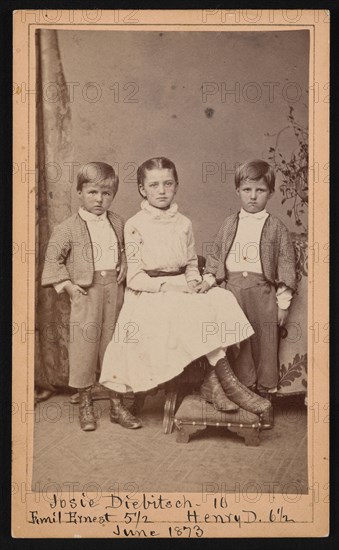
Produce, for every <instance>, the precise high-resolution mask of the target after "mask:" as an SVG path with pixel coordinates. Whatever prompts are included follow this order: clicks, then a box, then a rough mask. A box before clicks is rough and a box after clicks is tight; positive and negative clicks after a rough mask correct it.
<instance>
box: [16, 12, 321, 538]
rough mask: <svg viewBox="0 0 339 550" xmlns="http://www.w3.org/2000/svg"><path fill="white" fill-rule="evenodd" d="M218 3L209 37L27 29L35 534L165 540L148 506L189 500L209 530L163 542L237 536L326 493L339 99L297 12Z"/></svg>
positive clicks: (107, 27) (29, 511) (183, 32)
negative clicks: (260, 506)
mask: <svg viewBox="0 0 339 550" xmlns="http://www.w3.org/2000/svg"><path fill="white" fill-rule="evenodd" d="M37 11H39V10H37ZM218 11H220V10H201V12H206V13H205V14H203V15H202V23H203V25H200V26H199V25H196V26H192V28H189V25H187V24H182V25H180V22H179V20H180V17H179V18H178V19H179V20H177V21H176V25H171V24H168V25H166V24H165V23H166V21H165V19H164V23H163V25H159V23H158V24H154V25H152V24H148V25H146V24H145V25H141V24H140V23H141V21H140V19H139V18H140V14H141V13H142V12H138V10H135V11H134V12H133V11H132V10H131V11H129V12H123V13H124V14H125V15H124V17H125V19H126V17H127V20H123V19H122V17H121V13H120V14H119V13H118V12H113V11H112V12H110V17H111V22H112V24H109V23H108V21H103V20H101V19H99V18H98V19H97V20H95V19H93V18H94V14H95V13H97V12H98V13H99V12H100V10H96V11H95V10H94V11H93V12H86V13H87V17H88V21H87V23H88V24H85V23H86V16H85V15H84V14H83V16H82V17H83V21H82V23H83V24H79V25H75V24H74V21H75V19H76V16H75V15H74V14H75V13H76V14H77V16H79V14H78V13H77V12H74V10H73V20H72V19H71V18H70V14H71V12H72V10H69V11H66V14H67V15H68V17H69V18H70V20H69V22H68V23H67V21H66V20H65V19H64V18H63V19H62V23H63V24H60V25H58V24H57V21H56V15H55V13H57V11H56V12H50V14H51V18H52V17H54V20H53V19H51V22H50V23H49V24H47V23H46V24H41V23H45V22H46V19H44V20H43V21H42V20H41V19H40V20H38V19H36V20H35V21H34V24H33V25H31V27H30V29H29V44H30V51H29V56H30V59H31V60H32V62H33V61H34V70H31V69H30V71H29V82H28V83H27V84H24V83H22V82H18V83H15V84H14V87H13V88H14V94H15V87H16V86H18V90H19V88H20V91H18V92H17V93H18V94H20V96H21V101H22V96H23V94H25V98H26V101H27V102H28V103H29V105H28V106H27V108H28V116H29V121H28V127H27V128H28V134H29V136H30V137H29V140H30V144H29V150H30V153H29V157H28V158H27V159H25V162H24V163H22V162H20V163H19V162H18V163H17V164H15V165H14V177H15V175H16V174H15V172H16V171H17V176H18V177H20V178H21V185H22V186H23V185H24V183H25V182H26V181H27V182H28V184H29V185H28V186H29V199H28V201H29V206H28V221H27V227H28V228H29V230H28V231H29V242H30V243H31V244H30V246H29V247H28V246H27V250H31V249H34V256H32V257H30V266H29V277H28V283H27V284H28V287H27V288H28V290H27V295H28V298H27V299H28V300H29V301H30V302H29V303H30V304H31V305H32V306H33V310H34V313H32V307H31V308H30V311H31V313H28V317H27V319H28V320H27V326H26V325H25V326H26V329H25V330H26V335H25V341H29V348H30V351H29V354H30V355H29V357H31V359H30V360H29V365H30V367H29V374H28V375H27V383H25V389H24V390H23V392H24V393H26V396H27V400H28V401H27V402H28V403H31V404H32V406H31V409H33V411H32V410H30V411H29V412H31V413H32V414H29V415H28V414H26V416H29V422H30V427H28V428H27V431H26V437H28V440H29V443H28V444H27V448H26V452H27V454H26V457H28V456H29V460H26V470H27V472H26V475H27V477H26V480H29V487H27V489H26V490H27V492H29V493H30V497H31V498H32V499H34V500H35V502H40V501H39V496H37V495H40V498H41V499H42V500H44V507H45V508H44V510H43V511H41V512H40V511H39V507H38V506H37V505H35V506H34V504H33V505H30V506H28V507H27V506H26V510H25V522H26V524H29V527H30V528H32V529H33V528H35V529H36V531H34V529H33V531H32V532H33V533H34V532H36V534H35V535H34V534H32V535H30V536H48V532H49V531H48V528H51V526H53V529H54V527H55V525H56V524H62V523H63V524H64V525H67V527H69V528H70V529H71V528H74V529H78V527H79V526H81V527H82V526H83V524H84V523H86V526H85V527H86V529H87V528H88V529H89V528H90V524H91V523H92V522H94V523H95V522H97V523H100V524H102V525H100V531H99V533H102V534H99V536H105V537H107V536H108V537H110V536H118V537H124V536H141V537H151V536H157V535H158V536H160V535H159V533H160V531H159V532H157V533H156V534H154V535H152V534H150V532H149V528H150V526H147V525H146V526H145V525H144V524H142V523H141V519H140V512H138V513H139V516H138V518H137V516H136V510H138V508H139V506H140V508H142V510H146V511H149V510H153V511H156V510H158V509H160V510H161V509H164V508H172V507H173V508H174V507H176V508H183V512H185V518H182V519H181V522H185V521H188V522H189V523H192V525H190V526H189V527H183V525H185V523H177V524H176V525H177V526H178V525H179V527H173V532H172V531H171V529H172V527H169V528H168V529H169V530H170V531H167V533H166V534H162V535H161V536H176V537H180V536H184V537H185V536H192V537H193V536H195V537H200V536H202V537H203V536H206V532H205V526H204V525H203V524H208V523H212V524H213V523H214V525H215V526H216V528H218V529H220V530H219V531H217V530H216V531H215V533H216V535H215V536H227V534H226V532H225V531H223V530H222V528H223V525H225V524H240V523H242V522H243V523H245V524H258V528H259V527H260V525H259V523H258V522H260V523H269V524H272V523H275V522H277V521H278V522H279V523H280V524H283V523H284V524H289V522H291V523H292V522H293V523H294V522H295V521H297V520H296V518H295V517H294V516H293V514H291V513H290V512H288V510H287V509H288V506H289V505H293V504H295V503H301V501H302V499H303V498H306V497H307V496H308V497H310V495H311V494H312V495H313V496H314V494H315V490H316V489H317V490H318V492H319V490H320V492H321V491H322V490H323V488H324V487H323V485H322V486H321V488H320V489H319V483H320V482H319V481H317V479H318V478H317V476H316V477H314V468H313V464H314V458H310V449H311V447H312V448H313V450H314V435H313V432H312V433H311V432H310V429H311V428H310V423H312V422H314V419H315V417H316V415H318V417H319V415H320V416H321V422H324V423H325V424H326V422H328V419H327V420H326V417H327V416H328V413H327V408H328V404H327V408H326V402H324V403H322V402H320V403H319V402H317V403H315V401H314V393H313V385H314V381H315V379H314V377H315V376H318V374H319V373H318V374H316V375H315V374H314V358H313V356H312V357H310V349H311V347H312V345H313V344H312V342H310V336H311V338H312V339H313V340H314V339H316V337H317V334H318V339H319V338H320V339H321V340H322V341H323V342H326V338H327V336H328V325H327V327H326V326H325V325H326V323H325V324H324V323H320V324H319V323H318V324H317V322H316V321H317V319H315V318H314V303H313V302H312V296H313V293H314V287H313V285H314V276H315V275H314V261H315V258H316V257H318V258H319V257H320V258H321V259H320V261H319V260H318V261H319V263H320V262H321V263H322V265H324V268H326V262H327V261H328V260H327V248H326V243H324V242H322V241H317V242H316V241H315V239H314V224H315V218H314V197H315V185H316V184H317V182H319V181H320V178H323V177H324V170H326V168H325V169H324V163H322V164H320V163H318V162H317V159H316V157H315V156H314V147H315V145H314V143H315V142H314V128H313V129H312V128H310V121H311V122H312V121H314V101H315V100H314V98H315V94H318V99H319V97H320V101H323V102H325V103H326V96H327V95H328V90H327V88H326V86H324V84H323V83H321V84H320V85H319V83H318V84H317V86H318V87H317V89H316V83H315V81H314V74H313V71H314V68H313V60H314V51H313V49H312V48H314V40H315V39H314V34H313V30H312V28H311V26H309V27H307V25H305V24H302V21H301V22H300V24H299V25H297V24H294V25H292V22H295V21H296V19H294V20H293V19H291V18H292V14H294V11H293V10H288V12H287V10H280V11H286V12H287V13H288V14H289V19H288V18H287V17H286V18H285V21H284V22H283V23H282V22H280V24H279V25H278V24H277V25H274V24H273V22H272V21H270V23H271V24H270V25H268V24H267V25H258V23H257V21H258V20H256V21H255V22H254V23H253V24H252V23H251V21H250V20H249V17H248V18H247V20H246V18H245V20H244V19H243V20H242V23H244V24H243V25H242V26H241V27H239V28H237V27H236V26H235V25H227V24H226V21H225V17H224V19H223V16H222V14H221V22H222V23H224V24H223V25H218V24H217V19H216V17H217V12H218ZM243 11H244V10H243ZM259 11H260V10H259ZM277 11H278V10H277ZM300 11H302V10H300ZM257 12H258V10H257ZM45 13H46V14H47V13H48V12H45ZM195 13H196V12H195ZM249 13H251V14H252V20H253V17H254V15H253V13H252V12H249ZM272 13H274V12H273V11H272ZM88 14H90V15H88ZM20 15H21V21H22V16H23V12H21V13H20ZM101 16H102V17H104V15H103V14H101ZM90 17H92V20H90ZM105 17H106V16H105ZM262 17H263V15H262ZM277 20H278V19H277ZM279 21H280V20H279ZM104 22H105V23H106V24H104ZM24 23H25V24H27V17H26V19H25V21H24ZM39 23H40V24H39ZM121 23H125V26H124V25H122V24H121ZM208 23H210V24H211V28H210V27H209V25H208ZM212 23H213V24H215V26H213V25H212ZM126 25H127V26H126ZM133 25H134V26H133ZM33 88H34V90H35V93H34V94H32V93H31V90H32V89H33ZM14 97H15V95H14ZM17 101H19V99H17ZM312 124H313V122H312ZM23 164H25V166H24V167H23ZM32 166H33V169H32ZM327 169H328V167H327ZM325 177H326V174H325ZM23 178H25V182H23ZM30 182H31V183H32V185H30ZM326 216H327V213H326ZM324 221H325V223H326V218H324ZM17 223H18V219H17ZM310 235H311V236H310ZM310 239H311V245H310ZM32 243H33V244H32ZM17 246H18V255H19V254H21V258H22V256H23V252H22V245H17ZM327 246H328V245H327ZM27 250H26V252H25V253H27ZM309 254H311V258H310V261H309ZM32 258H34V259H32ZM309 264H310V278H309ZM311 264H312V265H313V267H312V265H311ZM22 269H23V266H22ZM25 269H26V267H25ZM312 273H313V275H312ZM311 275H312V277H311ZM312 304H313V305H312ZM311 308H313V309H311ZM312 311H313V313H312ZM32 323H33V326H32ZM310 327H311V328H310ZM317 331H318V333H317ZM319 331H320V333H321V334H320V336H319ZM14 332H17V333H18V338H19V333H20V338H21V343H22V341H23V335H22V324H21V325H20V327H19V323H18V328H17V331H16V330H14ZM316 333H317V334H316ZM15 336H16V334H15V335H14V337H15ZM324 357H325V355H324ZM310 372H311V382H310V379H309V378H310ZM326 372H327V371H326ZM310 383H311V386H310ZM325 385H326V383H325ZM321 387H323V389H324V391H325V392H326V387H325V386H321ZM310 392H311V393H310ZM310 400H311V401H310ZM310 403H311V407H310ZM19 409H20V410H19ZM28 409H29V408H27V410H28ZM14 412H16V410H15V411H14ZM19 415H21V418H22V417H23V412H22V407H21V406H19V405H18V416H19ZM14 416H15V415H14ZM26 416H25V418H26ZM14 420H15V418H14ZM27 449H28V451H27ZM313 456H314V455H313ZM22 460H23V457H22ZM317 483H318V488H317ZM18 486H19V485H18ZM16 487H17V486H16V485H15V492H19V489H18V487H17V488H16ZM63 494H67V498H66V497H64V496H63ZM34 495H35V496H34ZM93 495H94V496H93ZM119 495H120V496H119ZM122 495H125V496H122ZM126 495H127V496H126ZM171 495H172V496H173V498H174V495H180V496H179V497H178V500H176V501H175V502H176V506H174V504H173V503H174V501H172V500H171V498H172V497H171ZM89 496H90V497H91V498H89ZM318 496H319V495H318ZM72 497H73V499H72ZM191 497H194V498H198V499H200V500H201V502H202V503H206V504H207V505H211V506H212V505H213V513H212V516H211V518H210V517H208V518H206V516H209V514H206V515H205V516H204V517H201V518H200V517H199V519H198V515H197V508H194V510H193V505H192V501H191V500H190V498H191ZM105 498H106V501H105V502H104V504H106V506H103V510H104V512H100V513H102V515H100V517H99V516H98V517H97V518H96V519H93V516H90V515H89V511H88V509H87V508H88V507H91V504H90V503H91V502H94V501H95V499H98V500H99V499H100V500H101V502H100V504H102V499H105ZM263 498H264V499H268V501H269V503H270V505H269V506H268V508H267V510H266V512H265V514H263V515H260V514H259V512H257V510H256V508H255V505H256V503H258V502H259V501H260V500H261V499H263ZM77 499H80V501H79V500H77ZM230 499H231V500H232V502H234V503H238V504H239V503H240V508H241V511H240V512H239V513H234V512H233V509H231V507H230V502H231V500H230ZM21 500H22V499H21ZM313 500H314V498H313ZM85 501H86V505H87V508H86V506H85V505H84V506H83V509H82V510H81V504H80V503H81V502H85ZM63 502H64V503H65V504H64V505H63ZM72 502H73V504H74V503H75V504H74V506H73V505H72ZM277 502H278V503H279V504H278V505H277V504H276V503H277ZM131 503H137V504H133V506H132V504H131ZM166 503H167V505H166ZM272 503H273V504H272ZM197 506H199V504H197ZM47 508H48V511H47V512H46V509H47ZM73 508H74V509H73ZM120 508H121V509H123V511H124V513H125V512H126V515H125V518H124V520H125V521H124V522H123V521H122V522H121V523H120V524H117V523H116V520H115V519H113V516H110V514H115V513H117V510H118V509H119V510H120ZM130 508H132V511H133V512H134V513H135V515H134V516H133V513H130ZM186 508H187V509H186ZM170 513H171V512H170ZM81 514H85V515H81ZM213 514H214V515H213ZM126 516H127V517H126ZM122 517H124V516H122ZM144 517H145V516H144ZM212 517H213V519H212ZM278 517H279V520H278V519H277V518H278ZM313 517H314V516H313V512H312V518H313ZM91 518H92V519H91ZM165 520H166V518H164V516H162V520H161V521H165ZM144 521H145V523H146V524H147V520H144ZM159 521H160V520H159ZM309 521H313V519H312V520H311V519H310V520H309ZM129 523H130V525H128V524H129ZM102 526H104V527H106V530H105V531H104V530H103V529H102ZM157 526H158V524H157ZM198 526H199V527H198ZM209 527H210V528H212V527H211V525H209ZM129 528H130V529H132V531H128V529H129ZM198 528H199V529H200V530H201V533H200V531H198ZM40 529H43V531H40ZM133 529H134V530H136V531H133ZM182 529H187V532H186V533H185V531H184V532H183V533H184V534H183V535H182ZM188 529H190V531H189V533H188ZM194 529H195V531H194ZM97 530H99V527H97ZM70 532H71V531H70ZM76 532H78V531H76ZM79 532H81V531H79ZM41 533H45V534H41ZM53 533H54V531H53ZM96 533H98V531H97V532H96ZM191 533H192V534H191ZM209 533H211V531H209ZM281 533H283V531H281ZM53 536H61V535H58V534H54V535H53ZM67 536H72V535H67ZM84 536H86V535H84ZM87 536H94V535H91V534H90V535H87ZM209 536H213V534H212V535H211V534H209ZM257 536H258V535H257ZM259 536H264V535H259ZM283 536H285V535H284V534H283Z"/></svg>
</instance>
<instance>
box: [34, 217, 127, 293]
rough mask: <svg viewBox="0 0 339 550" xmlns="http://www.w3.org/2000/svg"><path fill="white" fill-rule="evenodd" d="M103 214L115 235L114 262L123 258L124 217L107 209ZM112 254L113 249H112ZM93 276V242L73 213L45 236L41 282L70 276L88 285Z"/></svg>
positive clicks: (58, 281) (56, 281)
mask: <svg viewBox="0 0 339 550" xmlns="http://www.w3.org/2000/svg"><path fill="white" fill-rule="evenodd" d="M107 218H108V220H109V222H110V224H111V225H112V227H113V230H114V232H115V234H116V236H117V239H118V245H119V247H118V249H119V253H118V254H119V255H118V264H117V269H119V267H120V265H121V263H122V262H125V261H126V256H125V251H124V248H125V247H124V221H123V219H122V218H121V216H119V215H118V214H115V213H114V212H110V211H107ZM112 254H114V251H112ZM93 276H94V257H93V246H92V242H91V238H90V233H89V230H88V227H87V223H86V222H85V220H83V219H82V218H81V216H79V214H78V213H77V214H73V216H71V217H70V218H67V220H65V221H64V222H62V223H61V224H60V225H58V226H56V227H55V229H54V231H53V233H52V235H51V238H50V240H49V243H48V246H47V249H46V254H45V263H44V269H43V272H42V280H41V283H42V286H50V285H54V284H57V283H61V282H63V281H67V280H68V279H70V280H71V281H72V283H74V284H77V285H79V286H83V287H89V286H91V284H92V282H93Z"/></svg>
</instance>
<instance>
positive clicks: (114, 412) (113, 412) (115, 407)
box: [109, 391, 141, 430]
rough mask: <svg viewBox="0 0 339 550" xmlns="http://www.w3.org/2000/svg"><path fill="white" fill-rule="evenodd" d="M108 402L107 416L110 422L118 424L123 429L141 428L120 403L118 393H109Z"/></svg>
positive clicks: (137, 421) (138, 422)
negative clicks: (108, 411)
mask: <svg viewBox="0 0 339 550" xmlns="http://www.w3.org/2000/svg"><path fill="white" fill-rule="evenodd" d="M109 401H110V413H109V416H110V420H111V422H114V423H115V424H120V426H122V427H123V428H129V429H130V430H135V429H136V428H141V422H140V421H139V420H138V419H137V418H135V416H133V414H132V413H131V412H130V411H129V410H128V409H126V407H125V406H124V405H123V404H122V403H121V398H120V395H119V394H118V393H116V392H113V391H110V392H109Z"/></svg>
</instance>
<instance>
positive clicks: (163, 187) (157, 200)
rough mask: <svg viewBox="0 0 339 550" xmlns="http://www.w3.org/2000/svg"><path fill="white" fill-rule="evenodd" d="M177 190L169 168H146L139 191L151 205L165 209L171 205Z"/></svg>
mask: <svg viewBox="0 0 339 550" xmlns="http://www.w3.org/2000/svg"><path fill="white" fill-rule="evenodd" d="M176 191H177V183H176V181H175V179H174V176H173V171H172V170H171V169H169V168H152V170H146V173H145V178H144V183H143V185H140V192H141V194H142V196H143V197H145V199H147V200H148V202H149V204H150V205H151V206H155V208H160V209H162V210H166V209H167V208H169V207H170V206H171V203H172V201H173V199H174V196H175V194H176Z"/></svg>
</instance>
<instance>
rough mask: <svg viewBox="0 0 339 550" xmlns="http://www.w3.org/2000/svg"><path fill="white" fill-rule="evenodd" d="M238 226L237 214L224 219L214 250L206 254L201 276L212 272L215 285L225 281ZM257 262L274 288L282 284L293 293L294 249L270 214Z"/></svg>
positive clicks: (284, 230) (288, 236)
mask: <svg viewBox="0 0 339 550" xmlns="http://www.w3.org/2000/svg"><path fill="white" fill-rule="evenodd" d="M238 223H239V212H238V213H237V214H232V215H231V216H229V217H228V218H226V219H225V221H224V223H223V225H222V226H221V228H220V230H219V232H218V234H217V237H216V239H215V241H214V245H213V250H212V252H211V253H210V254H207V258H206V260H207V261H206V268H205V271H204V273H205V274H207V273H212V275H214V276H215V278H216V280H217V283H218V284H220V283H222V282H223V281H225V280H227V270H226V259H227V256H228V254H229V252H230V250H231V248H232V245H233V241H234V239H235V236H236V233H237V228H238ZM260 259H261V267H262V271H263V275H264V277H265V278H266V280H267V281H269V282H270V283H271V284H272V285H274V286H275V287H277V286H278V285H279V284H285V285H286V286H287V287H289V288H291V289H292V290H293V291H295V290H296V286H297V283H296V268H295V250H294V245H293V242H292V240H291V237H290V234H289V231H288V229H287V227H286V226H285V225H284V224H283V223H282V222H281V221H280V220H279V218H276V217H275V216H272V215H271V214H269V216H268V218H267V219H266V220H265V223H264V226H263V229H262V233H261V238H260Z"/></svg>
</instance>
